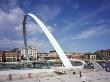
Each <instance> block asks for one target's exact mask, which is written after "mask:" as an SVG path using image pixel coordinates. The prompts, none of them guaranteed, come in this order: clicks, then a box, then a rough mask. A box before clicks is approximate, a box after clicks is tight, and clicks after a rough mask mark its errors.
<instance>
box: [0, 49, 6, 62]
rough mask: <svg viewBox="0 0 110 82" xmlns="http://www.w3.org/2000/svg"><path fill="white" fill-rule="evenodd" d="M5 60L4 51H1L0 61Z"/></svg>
mask: <svg viewBox="0 0 110 82" xmlns="http://www.w3.org/2000/svg"><path fill="white" fill-rule="evenodd" d="M2 62H5V55H4V52H3V51H0V63H2Z"/></svg>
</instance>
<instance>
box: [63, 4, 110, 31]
mask: <svg viewBox="0 0 110 82" xmlns="http://www.w3.org/2000/svg"><path fill="white" fill-rule="evenodd" d="M109 5H110V3H107V4H106V5H103V6H101V7H100V8H98V9H96V10H95V11H93V12H90V13H87V14H85V13H84V14H82V16H79V17H80V18H77V20H76V21H74V22H71V21H69V22H67V26H66V27H65V28H64V29H63V30H62V33H65V32H67V31H69V30H71V29H72V28H73V27H78V26H80V25H83V24H86V23H87V22H89V21H91V18H92V19H93V18H94V17H96V16H98V14H100V13H103V12H105V11H108V10H110V7H109ZM73 7H74V6H73ZM80 13H81V12H80ZM101 22H103V21H101Z"/></svg>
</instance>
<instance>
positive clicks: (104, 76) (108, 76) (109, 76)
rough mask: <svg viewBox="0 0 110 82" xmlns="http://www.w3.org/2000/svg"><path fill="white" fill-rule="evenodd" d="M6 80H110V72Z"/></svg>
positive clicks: (94, 81) (78, 81)
mask: <svg viewBox="0 0 110 82" xmlns="http://www.w3.org/2000/svg"><path fill="white" fill-rule="evenodd" d="M5 82H110V72H105V71H99V72H90V73H82V76H81V77H80V74H75V75H72V74H66V75H53V76H48V75H47V76H45V77H35V78H28V79H22V80H21V79H20V80H19V79H18V80H10V81H5Z"/></svg>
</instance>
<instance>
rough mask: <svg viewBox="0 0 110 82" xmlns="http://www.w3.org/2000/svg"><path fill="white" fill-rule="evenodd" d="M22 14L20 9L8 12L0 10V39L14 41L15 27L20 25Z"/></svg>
mask: <svg viewBox="0 0 110 82" xmlns="http://www.w3.org/2000/svg"><path fill="white" fill-rule="evenodd" d="M23 16H24V12H23V11H22V9H20V8H18V7H17V8H14V9H11V10H9V12H6V11H3V10H0V37H7V38H8V37H9V38H11V39H16V35H17V32H16V30H15V27H17V26H19V25H20V24H22V21H23Z"/></svg>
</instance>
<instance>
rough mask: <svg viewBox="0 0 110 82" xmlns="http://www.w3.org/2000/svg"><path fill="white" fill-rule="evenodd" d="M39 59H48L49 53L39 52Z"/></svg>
mask: <svg viewBox="0 0 110 82" xmlns="http://www.w3.org/2000/svg"><path fill="white" fill-rule="evenodd" d="M37 55H38V57H37V60H39V61H44V60H47V59H48V53H37Z"/></svg>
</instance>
